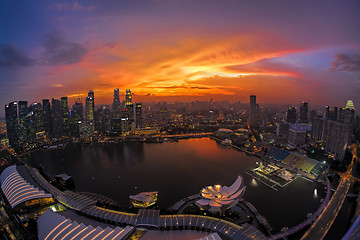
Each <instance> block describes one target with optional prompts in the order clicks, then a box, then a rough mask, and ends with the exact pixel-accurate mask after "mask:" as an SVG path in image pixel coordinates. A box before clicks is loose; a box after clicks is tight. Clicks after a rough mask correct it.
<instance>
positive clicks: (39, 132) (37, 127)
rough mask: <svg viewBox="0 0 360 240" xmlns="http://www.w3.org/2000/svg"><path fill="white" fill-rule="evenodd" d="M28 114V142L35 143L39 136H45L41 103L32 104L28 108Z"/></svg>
mask: <svg viewBox="0 0 360 240" xmlns="http://www.w3.org/2000/svg"><path fill="white" fill-rule="evenodd" d="M29 109H30V112H29V113H28V115H27V116H26V121H27V123H28V128H29V141H30V142H33V143H35V142H36V141H37V138H38V137H39V136H41V137H42V136H43V135H44V134H45V131H44V130H45V129H44V109H43V108H42V106H41V103H33V104H31V105H30V106H29Z"/></svg>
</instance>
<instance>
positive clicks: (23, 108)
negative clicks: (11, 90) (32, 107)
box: [18, 101, 29, 142]
mask: <svg viewBox="0 0 360 240" xmlns="http://www.w3.org/2000/svg"><path fill="white" fill-rule="evenodd" d="M18 108H19V126H20V129H19V133H20V136H19V137H20V139H21V140H22V141H23V142H26V141H27V140H28V128H27V124H26V121H25V118H26V115H27V114H28V113H29V108H28V105H27V101H19V102H18Z"/></svg>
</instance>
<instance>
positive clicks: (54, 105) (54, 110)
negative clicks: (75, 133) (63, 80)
mask: <svg viewBox="0 0 360 240" xmlns="http://www.w3.org/2000/svg"><path fill="white" fill-rule="evenodd" d="M51 115H52V130H53V136H54V137H55V138H60V137H62V135H63V127H62V114H61V104H60V100H57V99H54V98H53V99H52V100H51Z"/></svg>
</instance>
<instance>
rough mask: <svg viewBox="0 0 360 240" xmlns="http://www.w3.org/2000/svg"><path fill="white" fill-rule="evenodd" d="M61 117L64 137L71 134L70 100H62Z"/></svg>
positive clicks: (63, 98) (64, 98) (65, 98)
mask: <svg viewBox="0 0 360 240" xmlns="http://www.w3.org/2000/svg"><path fill="white" fill-rule="evenodd" d="M61 117H62V131H63V135H69V133H70V113H69V105H68V98H67V97H62V98H61Z"/></svg>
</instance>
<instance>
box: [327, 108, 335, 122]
mask: <svg viewBox="0 0 360 240" xmlns="http://www.w3.org/2000/svg"><path fill="white" fill-rule="evenodd" d="M325 118H326V119H329V120H334V121H337V120H338V108H337V107H334V109H331V108H330V107H329V106H326V114H325Z"/></svg>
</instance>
